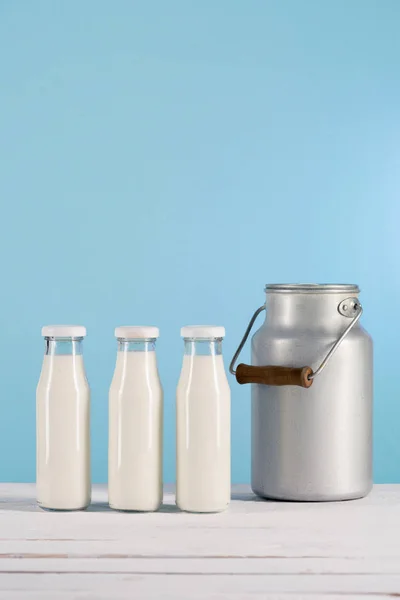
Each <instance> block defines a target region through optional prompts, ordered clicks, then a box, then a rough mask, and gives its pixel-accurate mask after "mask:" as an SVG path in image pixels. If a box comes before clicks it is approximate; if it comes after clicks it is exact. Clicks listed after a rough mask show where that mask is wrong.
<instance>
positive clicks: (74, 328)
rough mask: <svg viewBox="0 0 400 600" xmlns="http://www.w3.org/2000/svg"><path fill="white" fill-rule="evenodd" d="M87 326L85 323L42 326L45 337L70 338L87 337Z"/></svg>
mask: <svg viewBox="0 0 400 600" xmlns="http://www.w3.org/2000/svg"><path fill="white" fill-rule="evenodd" d="M85 335H86V327H83V325H45V326H44V327H42V336H43V337H55V338H58V337H59V338H64V337H65V338H69V337H85Z"/></svg>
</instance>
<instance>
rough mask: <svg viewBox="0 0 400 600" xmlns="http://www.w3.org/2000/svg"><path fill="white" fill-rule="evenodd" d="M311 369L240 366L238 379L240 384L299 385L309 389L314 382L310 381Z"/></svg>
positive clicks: (237, 373)
mask: <svg viewBox="0 0 400 600" xmlns="http://www.w3.org/2000/svg"><path fill="white" fill-rule="evenodd" d="M312 372H313V370H312V369H311V367H300V368H293V369H292V368H291V367H253V366H252V365H244V364H243V363H242V364H240V365H238V367H237V369H236V379H237V381H238V383H262V384H264V385H298V386H300V387H304V388H309V387H310V386H311V385H312V382H313V380H312V379H309V376H310V375H311V374H312Z"/></svg>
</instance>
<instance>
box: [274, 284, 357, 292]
mask: <svg viewBox="0 0 400 600" xmlns="http://www.w3.org/2000/svg"><path fill="white" fill-rule="evenodd" d="M264 291H265V292H277V293H282V292H285V293H296V294H310V293H311V294H326V293H331V294H338V293H348V294H350V293H352V294H358V293H359V292H360V288H359V287H358V285H356V284H354V283H267V284H266V286H265V288H264Z"/></svg>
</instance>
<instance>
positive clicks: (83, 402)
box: [36, 325, 91, 510]
mask: <svg viewBox="0 0 400 600" xmlns="http://www.w3.org/2000/svg"><path fill="white" fill-rule="evenodd" d="M42 335H43V337H44V338H45V355H44V359H43V366H42V372H41V375H40V379H39V384H38V387H37V391H36V491H37V501H38V504H39V505H40V506H41V507H43V508H48V509H54V510H80V509H84V508H86V507H87V506H88V505H89V503H90V493H91V488H90V390H89V385H88V382H87V379H86V373H85V366H84V364H83V356H82V340H83V338H84V337H85V335H86V329H85V327H81V326H79V325H48V326H46V327H43V329H42Z"/></svg>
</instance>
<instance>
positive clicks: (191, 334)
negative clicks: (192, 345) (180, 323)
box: [181, 325, 225, 339]
mask: <svg viewBox="0 0 400 600" xmlns="http://www.w3.org/2000/svg"><path fill="white" fill-rule="evenodd" d="M181 336H182V337H184V338H206V339H209V338H223V337H225V327H220V326H218V325H186V327H182V329H181Z"/></svg>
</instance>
